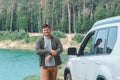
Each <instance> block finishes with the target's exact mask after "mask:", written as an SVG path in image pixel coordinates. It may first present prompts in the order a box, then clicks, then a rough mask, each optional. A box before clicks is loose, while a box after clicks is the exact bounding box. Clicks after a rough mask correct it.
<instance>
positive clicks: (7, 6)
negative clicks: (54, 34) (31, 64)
mask: <svg viewBox="0 0 120 80" xmlns="http://www.w3.org/2000/svg"><path fill="white" fill-rule="evenodd" d="M118 15H120V0H0V31H17V32H19V31H20V30H24V31H25V32H31V33H33V32H34V33H36V32H41V25H43V24H45V23H47V24H49V25H50V26H51V28H52V30H55V31H61V32H64V33H85V32H87V31H88V30H89V29H90V28H91V27H92V25H93V24H94V22H96V21H98V20H101V19H104V18H108V17H112V16H118Z"/></svg>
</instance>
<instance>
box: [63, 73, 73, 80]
mask: <svg viewBox="0 0 120 80" xmlns="http://www.w3.org/2000/svg"><path fill="white" fill-rule="evenodd" d="M65 80H72V79H71V74H70V72H67V73H66V74H65Z"/></svg>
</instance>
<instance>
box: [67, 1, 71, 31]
mask: <svg viewBox="0 0 120 80" xmlns="http://www.w3.org/2000/svg"><path fill="white" fill-rule="evenodd" d="M67 9H68V27H69V33H71V10H70V4H69V1H68V0H67Z"/></svg>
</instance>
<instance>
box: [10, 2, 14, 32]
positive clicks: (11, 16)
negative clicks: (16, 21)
mask: <svg viewBox="0 0 120 80" xmlns="http://www.w3.org/2000/svg"><path fill="white" fill-rule="evenodd" d="M13 10H14V2H12V5H11V15H10V31H12V23H13Z"/></svg>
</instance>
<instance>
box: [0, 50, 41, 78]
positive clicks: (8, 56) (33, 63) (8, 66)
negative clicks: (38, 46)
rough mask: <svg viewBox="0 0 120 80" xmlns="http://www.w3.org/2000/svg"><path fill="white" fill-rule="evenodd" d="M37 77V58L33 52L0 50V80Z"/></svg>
mask: <svg viewBox="0 0 120 80" xmlns="http://www.w3.org/2000/svg"><path fill="white" fill-rule="evenodd" d="M29 75H39V57H38V55H36V53H35V52H34V51H29V50H13V49H0V80H23V79H24V78H25V77H27V76H29Z"/></svg>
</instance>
